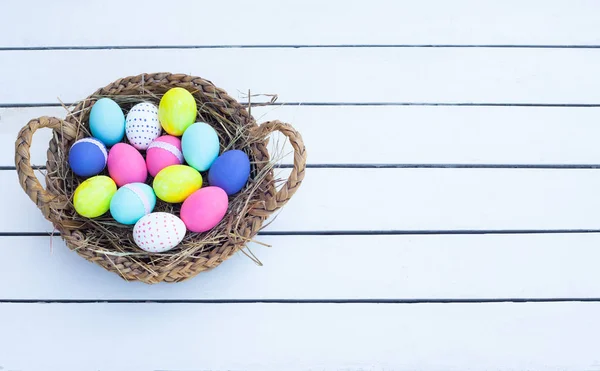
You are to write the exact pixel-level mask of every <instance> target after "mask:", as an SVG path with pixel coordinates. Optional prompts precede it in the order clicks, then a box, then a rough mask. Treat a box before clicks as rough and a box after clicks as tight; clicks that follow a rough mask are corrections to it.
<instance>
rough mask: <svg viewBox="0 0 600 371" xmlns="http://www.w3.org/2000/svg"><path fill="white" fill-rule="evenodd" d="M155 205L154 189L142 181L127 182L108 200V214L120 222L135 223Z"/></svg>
mask: <svg viewBox="0 0 600 371" xmlns="http://www.w3.org/2000/svg"><path fill="white" fill-rule="evenodd" d="M154 206H156V195H155V194H154V190H153V189H152V187H150V186H149V185H147V184H144V183H128V184H125V185H124V186H123V187H121V188H119V190H117V193H115V195H114V196H113V198H112V199H111V200H110V214H111V215H112V217H113V218H114V219H115V220H116V221H117V222H119V223H121V224H135V223H136V222H137V221H138V220H140V219H141V218H142V217H143V216H144V215H147V214H150V213H151V212H152V210H154Z"/></svg>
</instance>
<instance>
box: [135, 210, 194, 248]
mask: <svg viewBox="0 0 600 371" xmlns="http://www.w3.org/2000/svg"><path fill="white" fill-rule="evenodd" d="M185 231H186V229H185V224H184V223H183V220H181V219H179V218H178V217H177V216H175V215H173V214H170V213H163V212H156V213H150V214H147V215H145V216H143V217H142V218H141V219H140V220H138V221H137V223H135V226H134V227H133V240H134V241H135V244H136V245H138V247H139V248H140V249H142V250H145V251H148V252H165V251H168V250H171V249H172V248H174V247H175V246H177V245H179V243H180V242H181V241H182V240H183V237H185Z"/></svg>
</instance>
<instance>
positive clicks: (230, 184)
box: [208, 149, 250, 196]
mask: <svg viewBox="0 0 600 371" xmlns="http://www.w3.org/2000/svg"><path fill="white" fill-rule="evenodd" d="M249 177H250V159H248V155H246V154H245V153H244V152H242V151H240V150H237V149H233V150H230V151H226V152H223V154H222V155H221V156H219V157H217V159H216V160H215V162H213V164H212V165H211V167H210V170H209V171H208V183H209V184H210V185H211V186H216V187H219V188H221V189H223V190H224V191H225V193H227V195H229V196H231V195H232V194H235V193H238V192H239V191H240V190H241V189H242V188H244V186H245V185H246V183H247V182H248V178H249Z"/></svg>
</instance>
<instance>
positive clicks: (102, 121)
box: [90, 98, 125, 146]
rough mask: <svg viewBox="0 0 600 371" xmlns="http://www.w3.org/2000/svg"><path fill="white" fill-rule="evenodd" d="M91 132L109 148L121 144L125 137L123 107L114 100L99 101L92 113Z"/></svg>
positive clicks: (104, 99)
mask: <svg viewBox="0 0 600 371" xmlns="http://www.w3.org/2000/svg"><path fill="white" fill-rule="evenodd" d="M90 130H91V131H92V135H93V136H94V137H96V138H98V139H100V141H102V143H104V144H106V145H107V146H112V145H115V144H117V143H119V142H120V141H121V140H123V136H125V115H124V114H123V110H122V109H121V107H119V105H118V104H117V103H116V102H115V101H114V100H112V99H109V98H101V99H98V101H96V103H94V105H93V106H92V110H91V112H90Z"/></svg>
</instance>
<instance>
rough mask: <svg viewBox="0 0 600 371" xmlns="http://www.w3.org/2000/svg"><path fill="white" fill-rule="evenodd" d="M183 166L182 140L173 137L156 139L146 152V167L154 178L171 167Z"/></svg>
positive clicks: (165, 136) (164, 136)
mask: <svg viewBox="0 0 600 371" xmlns="http://www.w3.org/2000/svg"><path fill="white" fill-rule="evenodd" d="M181 164H183V154H182V153H181V140H180V139H179V138H177V137H174V136H172V135H163V136H162V137H158V138H156V139H155V140H154V141H153V142H152V143H150V146H148V149H147V150H146V166H147V167H148V172H149V173H150V175H152V176H156V174H158V173H159V172H160V171H161V170H162V169H164V168H166V167H167V166H171V165H181Z"/></svg>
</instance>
